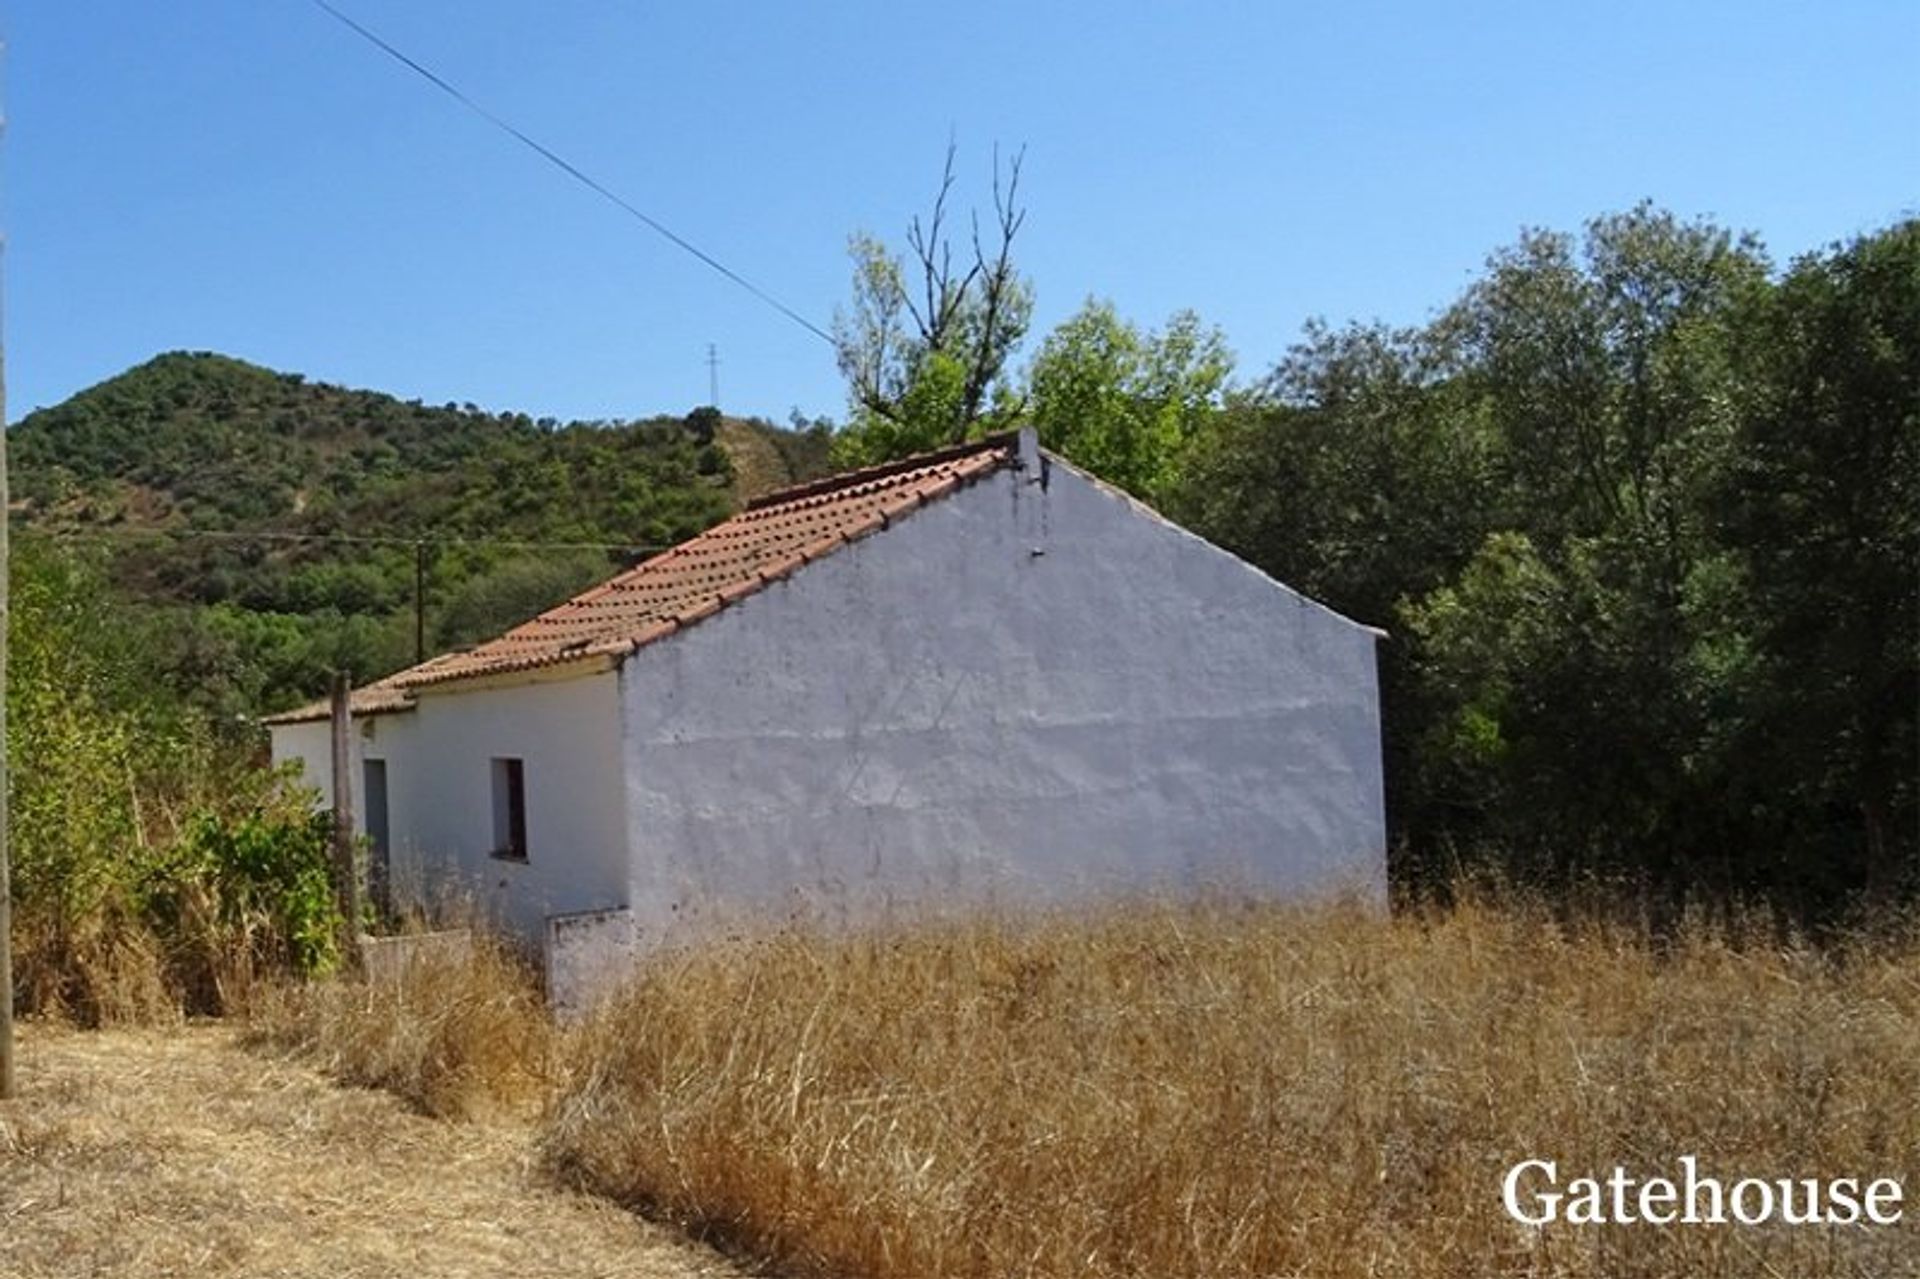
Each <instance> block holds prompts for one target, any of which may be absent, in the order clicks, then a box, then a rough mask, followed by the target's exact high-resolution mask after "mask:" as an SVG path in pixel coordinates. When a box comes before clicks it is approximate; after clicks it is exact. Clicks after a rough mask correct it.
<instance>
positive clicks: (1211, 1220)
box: [545, 902, 1920, 1279]
mask: <svg viewBox="0 0 1920 1279" xmlns="http://www.w3.org/2000/svg"><path fill="white" fill-rule="evenodd" d="M1752 931H1756V932H1759V933H1764V931H1765V930H1752ZM567 1052H568V1056H569V1058H570V1068H569V1072H568V1078H567V1080H566V1081H565V1083H564V1085H563V1087H562V1092H561V1095H560V1097H559V1099H558V1101H557V1103H556V1104H555V1105H554V1106H553V1107H552V1109H551V1111H550V1113H549V1117H548V1121H547V1124H546V1127H545V1142H546V1148H547V1152H548V1155H549V1157H550V1158H551V1160H552V1161H553V1162H554V1163H555V1164H556V1165H557V1166H558V1167H559V1168H560V1169H561V1170H563V1172H564V1173H565V1174H566V1175H568V1176H570V1177H571V1178H573V1179H575V1180H576V1181H577V1182H578V1183H579V1184H581V1185H583V1186H585V1187H588V1188H590V1189H593V1190H596V1191H599V1192H601V1193H605V1194H608V1195H611V1196H613V1197H615V1198H617V1199H619V1200H621V1201H624V1202H627V1203H630V1204H634V1205H637V1206H641V1207H643V1208H645V1209H647V1210H648V1211H651V1212H655V1213H659V1214H663V1215H667V1216H670V1217H673V1218H677V1219H679V1220H681V1221H683V1222H686V1223H689V1224H691V1225H693V1226H695V1227H697V1228H700V1229H703V1230H706V1231H708V1232H710V1233H713V1234H715V1235H718V1236H721V1237H723V1238H727V1239H730V1240H731V1241H732V1242H734V1243H735V1244H736V1245H737V1246H739V1247H741V1248H744V1249H746V1250H749V1251H751V1252H754V1253H757V1254H760V1255H762V1256H765V1257H768V1258H771V1259H773V1260H775V1261H776V1262H777V1263H778V1264H779V1265H781V1266H782V1267H783V1268H785V1269H786V1270H787V1271H789V1272H791V1273H794V1274H800V1275H835V1276H841V1277H843V1279H860V1277H871V1279H927V1277H929V1276H936V1275H938V1276H956V1277H967V1276H977V1277H979V1279H1004V1277H1006V1276H1034V1277H1036V1279H1038V1277H1046V1279H1051V1277H1054V1276H1068V1275H1072V1276H1142V1277H1144V1276H1155V1277H1161V1276H1222V1277H1228V1276H1256V1275H1259V1276H1268V1275H1302V1276H1315V1277H1330V1279H1337V1277H1340V1276H1359V1275H1401V1276H1414V1277H1421V1276H1440V1275H1449V1276H1452V1275H1458V1276H1482V1275H1527V1276H1569V1277H1571V1276H1595V1277H1598V1276H1603V1275H1604V1276H1611V1277H1632V1276H1646V1277H1648V1279H1651V1277H1652V1276H1673V1275H1725V1276H1736V1275H1737V1276H1749V1275H1767V1274H1779V1275H1791V1276H1796V1277H1805V1276H1822V1275H1832V1276H1839V1275H1892V1274H1913V1273H1920V1231H1917V1230H1916V1228H1915V1227H1914V1226H1912V1225H1902V1226H1899V1227H1892V1228H1879V1229H1876V1230H1863V1229H1858V1228H1855V1229H1851V1230H1845V1231H1842V1230H1834V1229H1803V1230H1781V1229H1761V1228H1739V1227H1686V1228H1674V1229H1657V1228H1650V1227H1644V1226H1608V1227H1568V1226H1560V1227H1556V1228H1548V1229H1544V1230H1531V1229H1526V1228H1522V1227H1520V1226H1518V1225H1516V1224H1515V1223H1514V1222H1513V1221H1511V1220H1510V1219H1509V1218H1508V1217H1506V1216H1505V1214H1504V1213H1503V1211H1502V1208H1501V1203H1500V1189H1501V1178H1502V1176H1503V1174H1504V1172H1505V1170H1506V1169H1507V1168H1508V1167H1509V1166H1510V1165H1511V1164H1513V1163H1514V1162H1516V1161H1518V1160H1520V1159H1523V1158H1527V1157H1540V1158H1550V1159H1554V1160H1556V1161H1558V1163H1559V1164H1560V1166H1561V1168H1562V1170H1563V1172H1562V1176H1563V1177H1571V1176H1575V1175H1580V1174H1583V1173H1592V1174H1596V1175H1600V1174H1604V1173H1605V1172H1606V1171H1607V1170H1608V1169H1610V1168H1611V1167H1613V1166H1614V1165H1615V1164H1625V1165H1627V1166H1629V1167H1630V1168H1633V1169H1635V1170H1637V1171H1638V1172H1639V1173H1640V1174H1642V1175H1658V1174H1670V1173H1672V1172H1673V1171H1674V1161H1675V1160H1676V1159H1677V1158H1678V1157H1679V1156H1680V1155H1683V1154H1694V1155H1697V1156H1699V1158H1700V1159H1701V1161H1702V1163H1703V1165H1704V1166H1705V1167H1706V1168H1707V1169H1708V1170H1709V1171H1715V1172H1718V1173H1720V1174H1722V1175H1725V1176H1727V1177H1729V1178H1733V1177H1739V1176H1748V1175H1753V1176H1774V1177H1779V1176H1788V1175H1792V1176H1795V1177H1812V1176H1840V1175H1846V1176H1860V1177H1875V1176H1892V1177H1896V1178H1900V1179H1902V1180H1903V1181H1906V1182H1907V1183H1909V1184H1916V1185H1920V1183H1916V1182H1915V1181H1914V1174H1915V1172H1916V1171H1920V1169H1916V1167H1915V1164H1916V1162H1920V1161H1917V1160H1916V1151H1920V947H1916V946H1915V945H1913V944H1912V943H1911V942H1882V943H1879V944H1877V945H1874V946H1870V947H1867V946H1863V947H1860V948H1857V949H1856V950H1854V951H1853V952H1851V953H1835V952H1816V951H1814V950H1811V949H1806V948H1801V947H1797V946H1794V945H1791V944H1787V945H1774V946H1769V945H1764V944H1753V943H1750V944H1739V945H1737V944H1735V943H1734V941H1733V940H1730V938H1729V935H1728V934H1727V933H1726V932H1725V931H1724V930H1721V929H1719V928H1715V927H1710V926H1708V925H1706V924H1704V923H1700V922H1698V921H1696V922H1693V923H1690V924H1686V925H1683V926H1681V927H1680V928H1679V929H1678V930H1677V931H1675V932H1673V933H1672V934H1670V935H1669V937H1668V938H1667V939H1666V940H1665V941H1664V942H1663V944H1662V945H1661V946H1659V947H1658V948H1656V947H1653V946H1651V945H1649V944H1647V943H1646V942H1645V941H1644V940H1643V935H1642V934H1640V933H1638V932H1635V931H1632V930H1628V929H1623V928H1618V927H1610V926H1603V925H1591V926H1585V927H1570V926H1567V925H1565V924H1562V923H1557V922H1555V921H1554V920H1553V919H1552V918H1551V917H1550V916H1549V915H1548V913H1547V912H1545V911H1544V910H1539V909H1530V908H1525V907H1518V908H1516V907H1511V906H1504V907H1494V906H1490V905H1486V904H1476V903H1473V902H1468V903H1466V904H1464V905H1462V906H1460V907H1458V908H1457V909H1455V910H1453V911H1452V912H1450V913H1448V914H1446V915H1444V916H1443V915H1428V916H1421V917H1416V918H1400V919H1394V920H1388V919H1383V918H1380V917H1377V916H1373V915H1369V914H1366V913H1363V912H1359V911H1348V910H1317V911H1308V910H1278V909H1262V910H1231V909H1225V908H1218V909H1207V910H1201V911H1183V910H1164V911H1134V912H1128V913H1123V914H1120V915H1116V916H1113V917H1109V918H1105V919H1101V920H1096V921H1091V922H1089V921H1084V920H1082V921H1071V920H1047V921H1030V922H1028V923H1024V924H1014V923H984V924H977V925H970V926H949V927H942V928H933V929H929V930H925V931H923V932H921V933H919V934H916V935H912V936H896V937H889V938H866V939H855V938H847V937H844V936H841V937H825V936H821V937H808V936H782V937H775V938H769V939H765V940H760V941H755V942H735V943H729V944H725V945H717V946H713V947H708V948H704V949H701V950H699V951H697V952H694V953H691V954H686V955H681V956H678V957H673V958H666V959H662V960H659V961H657V962H655V963H654V964H652V965H651V966H650V967H648V968H647V969H645V970H644V971H643V972H642V973H641V974H640V976H639V977H638V979H637V980H636V981H635V982H634V984H633V985H632V987H631V989H629V990H628V991H627V992H626V993H625V994H624V996H623V997H622V998H620V999H618V1000H617V1001H615V1002H613V1003H612V1004H610V1005H609V1006H608V1007H606V1008H605V1009H604V1010H602V1011H601V1012H600V1013H599V1014H598V1015H597V1016H596V1018H595V1019H594V1020H592V1021H591V1022H590V1023H589V1024H588V1025H587V1026H586V1027H585V1028H584V1029H582V1030H581V1031H580V1032H579V1036H578V1038H577V1040H576V1041H575V1042H574V1043H573V1044H572V1045H570V1047H569V1048H568V1050H567ZM1909 1215H1910V1216H1912V1215H1913V1214H1912V1213H1910V1214H1909Z"/></svg>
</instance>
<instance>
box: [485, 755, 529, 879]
mask: <svg viewBox="0 0 1920 1279" xmlns="http://www.w3.org/2000/svg"><path fill="white" fill-rule="evenodd" d="M493 855H494V856H495V857H510V858H512V859H513V860H515V861H521V862H523V861H525V860H527V770H526V764H525V762H524V761H521V760H517V759H496V760H494V761H493Z"/></svg>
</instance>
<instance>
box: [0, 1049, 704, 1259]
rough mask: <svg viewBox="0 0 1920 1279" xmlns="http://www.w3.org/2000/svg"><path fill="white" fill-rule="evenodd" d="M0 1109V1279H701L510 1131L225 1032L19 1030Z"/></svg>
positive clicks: (661, 1234) (654, 1235) (643, 1227)
mask: <svg viewBox="0 0 1920 1279" xmlns="http://www.w3.org/2000/svg"><path fill="white" fill-rule="evenodd" d="M20 1032H21V1033H20V1068H21V1069H20V1081H19V1082H20V1089H19V1095H18V1097H16V1098H15V1099H14V1100H11V1101H6V1102H0V1275H5V1276H7V1277H8V1279H80V1277H81V1276H86V1277H89V1279H167V1277H169V1276H180V1277H181V1279H186V1277H188V1276H191V1277H192V1279H243V1277H244V1279H269V1277H272V1279H287V1277H290V1276H302V1277H305V1276H315V1275H321V1276H326V1277H327V1279H395V1277H396V1276H418V1277H421V1279H425V1277H427V1276H436V1277H437V1276H442V1275H447V1276H455V1275H457V1276H474V1277H475V1279H479V1277H483V1276H499V1277H500V1279H535V1277H536V1276H537V1277H539V1279H605V1277H606V1276H610V1275H619V1276H622V1277H623V1279H723V1277H724V1276H729V1275H738V1274H739V1272H738V1271H737V1270H736V1269H735V1268H734V1267H732V1266H730V1265H728V1264H726V1263H725V1262H724V1261H723V1260H722V1259H720V1258H718V1257H716V1256H715V1255H714V1254H713V1253H712V1252H711V1251H709V1250H706V1249H702V1248H699V1247H698V1246H695V1245H690V1244H688V1243H686V1242H684V1241H683V1240H680V1239H678V1238H675V1237H674V1234H673V1232H671V1231H669V1230H664V1229H662V1228H660V1227H658V1226H655V1225H652V1224H650V1223H647V1222H643V1221H638V1220H636V1219H635V1218H634V1217H633V1216H632V1214H630V1213H625V1212H622V1211H620V1210H619V1209H618V1208H615V1207H614V1206H612V1205H611V1204H608V1203H607V1202H605V1201H604V1200H597V1199H594V1198H591V1197H589V1196H585V1195H580V1194H574V1193H568V1192H566V1191H564V1190H562V1189H560V1188H558V1187H556V1186H554V1185H553V1183H552V1180H551V1178H549V1177H547V1176H545V1175H543V1174H541V1173H540V1172H539V1171H538V1170H537V1169H535V1168H533V1167H531V1166H530V1164H529V1162H528V1159H527V1155H528V1151H529V1145H528V1132H527V1127H526V1124H525V1123H524V1122H523V1121H520V1120H518V1119H510V1118H505V1117H503V1119H502V1121H501V1122H485V1123H464V1124H448V1123H439V1122H436V1121H435V1120H433V1119H429V1118H425V1117H422V1116H420V1115H417V1114H414V1113H410V1111H409V1110H408V1108H406V1107H404V1106H402V1105H401V1104H400V1103H399V1102H398V1101H396V1100H395V1099H394V1098H392V1097H390V1096H387V1095H385V1094H383V1093H380V1092H375V1091H371V1090H367V1089H359V1088H341V1087H338V1086H336V1085H334V1084H333V1083H331V1082H330V1081H329V1080H328V1079H326V1078H325V1077H324V1076H323V1075H321V1074H320V1073H319V1072H318V1071H316V1070H313V1069H312V1068H310V1067H308V1066H305V1065H302V1064H299V1063H296V1062H291V1061H287V1060H284V1059H281V1058H278V1057H263V1056H262V1055H261V1054H260V1053H258V1052H248V1051H246V1050H245V1049H243V1048H242V1047H240V1046H239V1045H238V1044H237V1043H236V1036H235V1034H234V1031H233V1029H232V1028H231V1027H228V1026H223V1025H220V1024H217V1023H205V1022H201V1023H190V1024H180V1023H175V1024H171V1025H167V1026H155V1027H144V1028H140V1027H118V1028H114V1029H109V1030H101V1031H77V1030H73V1029H69V1028H66V1027H63V1026H60V1025H58V1024H56V1023H52V1022H49V1021H45V1020H40V1021H34V1022H29V1023H26V1024H24V1025H23V1026H21V1027H20Z"/></svg>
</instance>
